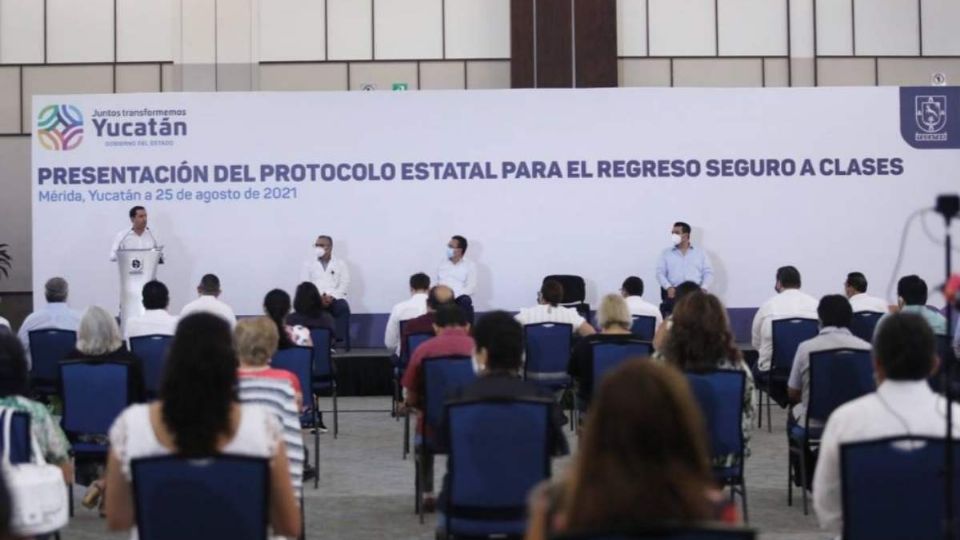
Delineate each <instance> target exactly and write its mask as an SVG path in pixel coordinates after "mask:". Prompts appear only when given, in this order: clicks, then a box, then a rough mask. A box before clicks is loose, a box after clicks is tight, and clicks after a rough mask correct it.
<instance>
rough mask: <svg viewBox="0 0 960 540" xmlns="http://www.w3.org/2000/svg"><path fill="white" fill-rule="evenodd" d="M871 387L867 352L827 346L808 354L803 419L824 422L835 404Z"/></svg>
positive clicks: (871, 390)
mask: <svg viewBox="0 0 960 540" xmlns="http://www.w3.org/2000/svg"><path fill="white" fill-rule="evenodd" d="M875 389H876V383H875V382H874V378H873V360H872V359H871V358H870V351H865V350H860V349H831V350H828V351H817V352H814V353H810V402H809V403H808V404H807V422H809V421H810V420H819V421H820V422H826V421H827V418H829V417H830V413H832V412H833V411H834V410H836V408H837V407H839V406H841V405H843V404H844V403H846V402H848V401H852V400H854V399H857V398H858V397H860V396H863V395H866V394H869V393H870V392H873V391H874V390H875Z"/></svg>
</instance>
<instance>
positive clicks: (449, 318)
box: [433, 303, 467, 328]
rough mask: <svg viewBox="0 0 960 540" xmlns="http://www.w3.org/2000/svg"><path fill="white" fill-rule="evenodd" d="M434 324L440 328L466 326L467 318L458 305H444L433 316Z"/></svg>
mask: <svg viewBox="0 0 960 540" xmlns="http://www.w3.org/2000/svg"><path fill="white" fill-rule="evenodd" d="M433 322H434V323H436V325H437V326H439V327H440V328H447V327H449V326H466V325H467V316H466V315H464V314H463V310H462V309H460V306H458V305H457V304H455V303H449V304H443V305H442V306H440V307H439V308H437V313H436V314H435V315H434V316H433Z"/></svg>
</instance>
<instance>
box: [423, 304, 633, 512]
mask: <svg viewBox="0 0 960 540" xmlns="http://www.w3.org/2000/svg"><path fill="white" fill-rule="evenodd" d="M610 296H613V297H615V298H618V299H619V297H616V296H615V295H610ZM621 302H622V300H621ZM473 333H474V338H475V343H476V344H475V353H474V358H475V359H476V369H477V380H476V381H474V382H472V383H470V384H468V385H467V386H464V387H463V388H460V389H458V390H456V391H454V392H453V393H452V394H451V395H450V399H468V400H490V401H496V400H509V399H523V398H544V399H549V400H551V401H553V392H551V391H550V390H549V389H546V388H543V387H541V386H538V385H536V384H534V383H532V382H529V381H524V380H523V379H522V378H521V377H520V370H521V367H522V366H523V327H521V326H520V324H519V323H518V322H517V321H516V320H515V319H514V318H513V317H512V316H511V315H510V314H509V313H507V312H506V311H493V312H490V313H487V314H486V315H484V316H483V317H481V318H480V320H479V321H478V322H477V326H476V328H474V331H473ZM550 418H551V422H550V428H551V429H550V432H551V435H550V454H551V455H554V456H561V455H565V454H567V453H568V452H569V451H570V449H569V446H568V444H567V438H566V437H565V436H564V434H563V426H564V420H563V412H562V411H561V410H560V405H559V404H558V403H556V401H554V402H553V406H552V410H551V415H550ZM441 437H445V434H441ZM444 485H446V482H444ZM445 500H446V497H445V496H444V494H443V493H441V494H440V500H439V509H440V511H441V512H442V511H443V509H444V507H445ZM439 522H440V523H443V522H444V520H443V518H442V517H441V518H440V520H439Z"/></svg>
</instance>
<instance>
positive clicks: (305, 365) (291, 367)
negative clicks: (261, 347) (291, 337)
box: [270, 347, 313, 403]
mask: <svg viewBox="0 0 960 540" xmlns="http://www.w3.org/2000/svg"><path fill="white" fill-rule="evenodd" d="M270 366H271V367H274V368H276V369H284V370H287V371H289V372H290V373H293V374H294V375H296V376H297V380H298V381H300V388H301V389H302V390H303V393H304V395H309V394H310V388H312V385H313V347H290V348H288V349H281V350H278V351H277V352H276V354H274V355H273V358H272V359H271V360H270ZM304 403H309V400H308V399H307V398H304Z"/></svg>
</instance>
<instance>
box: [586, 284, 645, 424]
mask: <svg viewBox="0 0 960 540" xmlns="http://www.w3.org/2000/svg"><path fill="white" fill-rule="evenodd" d="M654 309H656V308H654ZM658 313H659V311H658ZM597 322H598V323H600V333H599V334H594V335H592V336H589V337H587V338H585V339H582V340H580V342H579V343H577V344H576V346H574V348H573V352H572V353H571V354H570V364H569V365H568V366H567V373H569V374H570V376H571V377H572V378H573V380H574V381H576V383H577V397H578V398H579V399H580V400H581V401H582V402H583V404H584V405H587V404H589V403H590V399H591V397H592V396H593V385H594V380H593V346H594V345H595V344H597V343H631V342H635V341H636V337H634V335H633V334H631V333H630V326H631V325H632V323H633V319H632V318H631V317H630V310H629V308H628V307H627V302H625V301H624V299H623V297H621V296H620V295H617V294H608V295H606V296H604V297H603V299H602V300H600V309H599V311H597Z"/></svg>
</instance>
